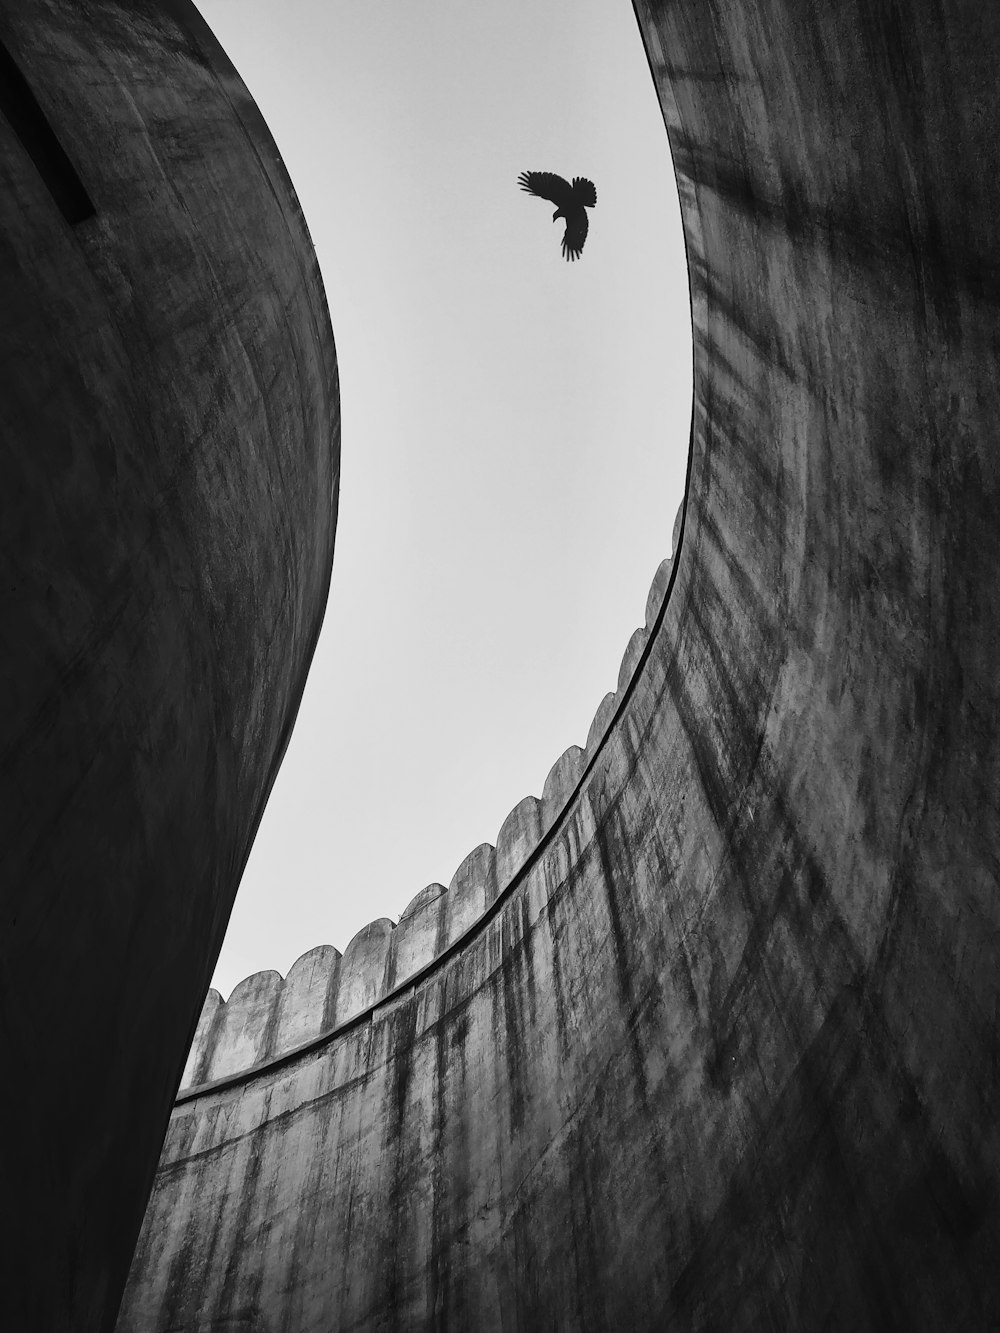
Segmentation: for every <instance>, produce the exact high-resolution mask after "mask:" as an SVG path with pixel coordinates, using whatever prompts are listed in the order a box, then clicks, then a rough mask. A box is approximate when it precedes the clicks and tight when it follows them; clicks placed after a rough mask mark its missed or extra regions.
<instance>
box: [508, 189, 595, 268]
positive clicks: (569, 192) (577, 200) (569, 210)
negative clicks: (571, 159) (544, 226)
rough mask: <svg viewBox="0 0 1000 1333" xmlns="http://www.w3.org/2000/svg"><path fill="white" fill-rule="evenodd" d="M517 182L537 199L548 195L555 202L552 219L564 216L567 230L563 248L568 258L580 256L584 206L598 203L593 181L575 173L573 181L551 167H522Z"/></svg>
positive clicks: (583, 231)
mask: <svg viewBox="0 0 1000 1333" xmlns="http://www.w3.org/2000/svg"><path fill="white" fill-rule="evenodd" d="M517 183H518V185H520V187H521V189H522V190H527V192H528V194H537V195H538V197H539V199H548V200H549V202H550V203H553V204H555V205H556V211H555V212H554V213H553V214H552V221H553V222H555V220H556V218H565V219H566V231H565V233H564V235H563V238H562V252H563V254H564V255H565V256H566V258H567V259H579V258H580V252H581V251H582V250H583V243H584V241H585V240H586V239H587V226H588V223H587V209H588V208H595V207H596V205H597V191H596V190H595V189H594V184H593V181H589V180H587V179H586V177H584V176H574V177H573V184H572V185H570V183H569V181H567V180H563V178H562V176H557V175H556V174H555V172H554V171H522V172H521V174H520V176H518V178H517Z"/></svg>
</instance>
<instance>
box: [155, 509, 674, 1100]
mask: <svg viewBox="0 0 1000 1333" xmlns="http://www.w3.org/2000/svg"><path fill="white" fill-rule="evenodd" d="M682 523H683V505H682V506H681V508H680V509H679V510H678V514H677V519H676V521H675V523H674V529H673V541H672V546H673V548H674V550H676V548H677V544H678V542H679V538H680V531H681V527H682ZM672 565H673V562H672V558H668V559H666V560H663V561H662V562H661V563H660V565H659V566H658V568H657V570H656V573H655V575H654V577H653V581H652V584H651V585H650V589H649V595H648V597H647V599H646V612H645V624H644V625H642V626H640V627H639V628H638V629H636V630H635V631H634V633H633V634H632V636H631V637H630V639H629V641H628V645H627V647H626V649H625V653H624V655H623V657H622V662H621V667H620V669H619V672H618V683H617V688H616V690H615V691H614V693H610V694H606V695H605V696H604V698H603V699H602V700H601V702H600V704H599V705H598V708H597V712H596V714H595V715H594V720H593V722H592V723H591V726H590V730H589V731H588V733H587V742H586V745H585V746H583V747H581V746H579V745H571V746H570V747H569V749H568V750H565V751H564V752H563V753H562V754H561V755H560V756H559V758H558V759H557V760H556V762H555V763H554V764H553V765H552V767H551V769H550V770H549V773H548V776H547V777H546V779H545V782H544V784H543V785H542V794H541V797H540V798H539V797H536V796H526V797H525V798H524V799H523V800H522V801H519V802H518V804H517V805H516V806H514V808H513V810H511V811H510V813H509V814H508V815H507V817H506V819H505V820H504V821H503V823H502V824H501V826H500V831H499V833H498V834H497V839H496V845H495V846H493V845H491V844H489V843H482V844H481V845H480V846H478V847H476V848H474V849H473V851H471V852H470V853H469V854H468V856H467V857H466V858H465V859H464V860H463V862H462V863H461V865H460V866H459V867H458V869H457V870H456V871H455V873H454V875H453V876H452V878H451V882H450V883H449V884H448V885H447V886H446V885H444V884H436V883H435V884H428V885H427V886H426V887H425V888H422V889H421V890H420V892H419V893H417V894H415V896H414V897H413V898H411V899H410V901H409V903H408V904H407V906H406V907H405V908H404V910H403V912H402V914H401V915H400V918H399V921H398V922H393V921H391V920H390V919H389V918H388V917H380V918H378V919H377V920H375V921H372V922H369V924H368V925H367V926H364V927H363V928H362V929H361V930H359V931H358V933H357V934H356V935H355V936H354V938H353V939H352V940H351V941H350V943H349V944H348V946H347V948H346V949H345V950H344V952H343V953H341V952H340V951H339V950H338V949H335V948H333V946H332V945H329V944H323V945H319V946H318V947H317V948H313V949H310V950H309V951H308V952H307V953H304V954H303V955H302V957H301V958H299V959H297V960H296V962H295V963H293V964H292V966H291V968H290V969H289V971H288V975H287V976H286V977H284V978H282V976H281V974H280V973H278V972H275V971H271V970H268V971H265V972H255V973H254V974H253V975H252V976H249V977H246V978H245V979H244V980H243V981H241V982H240V983H239V985H238V986H236V987H235V989H234V990H233V992H232V994H231V995H230V997H229V999H228V1001H226V1000H223V998H222V996H221V995H220V994H219V992H218V991H216V990H210V991H209V992H208V995H207V997H206V999H205V1004H204V1007H203V1009H202V1012H201V1016H200V1018H199V1020H198V1026H197V1029H196V1031H195V1035H194V1040H193V1042H192V1044H191V1049H190V1051H189V1053H188V1058H187V1061H186V1063H185V1066H184V1073H183V1076H182V1078H181V1085H180V1089H179V1092H178V1100H187V1099H188V1098H190V1097H193V1096H197V1095H198V1094H199V1093H200V1092H201V1091H203V1090H205V1091H207V1090H208V1089H209V1088H210V1087H214V1086H217V1085H219V1084H220V1083H222V1084H224V1083H225V1082H228V1081H230V1080H233V1079H238V1078H239V1077H240V1076H241V1075H245V1074H248V1073H250V1072H251V1071H254V1070H259V1069H260V1068H261V1067H262V1066H265V1065H268V1064H270V1063H272V1062H273V1061H275V1060H279V1059H282V1058H283V1057H285V1056H287V1055H289V1054H290V1053H292V1052H294V1051H296V1050H297V1049H299V1048H300V1047H304V1046H308V1045H311V1044H312V1043H314V1042H316V1041H319V1040H321V1039H322V1038H323V1037H325V1036H327V1035H333V1033H334V1032H336V1031H337V1030H338V1029H339V1028H341V1027H343V1026H344V1025H345V1024H347V1023H351V1022H353V1021H355V1020H357V1019H358V1018H359V1017H360V1016H361V1015H362V1014H364V1013H365V1012H366V1011H367V1010H370V1009H371V1008H372V1007H373V1006H375V1005H377V1004H378V1003H379V1002H380V1001H383V1000H385V999H387V998H388V997H389V996H390V995H391V994H392V993H393V992H394V991H396V990H398V989H400V988H401V987H403V986H405V985H406V984H407V983H409V982H412V981H413V980H414V979H415V978H416V977H417V976H419V975H420V974H422V973H423V972H425V971H426V970H427V969H428V968H430V967H431V966H432V965H433V964H434V962H435V961H436V960H437V959H439V958H442V957H443V956H444V955H445V954H446V953H448V952H449V951H450V950H451V949H452V948H453V947H454V946H455V945H456V944H457V943H458V942H459V941H460V940H461V939H462V938H463V937H464V936H466V935H468V934H469V933H470V932H472V931H473V930H474V929H475V928H476V926H477V925H478V924H479V923H480V922H481V921H482V920H483V918H484V917H485V916H486V915H487V913H488V912H489V909H490V908H491V907H492V906H493V905H494V903H496V902H498V901H499V900H500V899H501V898H503V897H504V896H505V894H506V893H507V892H508V890H510V889H511V888H512V887H513V885H514V884H515V883H516V882H517V880H518V879H519V877H520V875H521V874H522V872H523V871H524V870H525V868H526V866H527V865H528V864H529V862H531V861H532V860H533V859H534V858H535V855H536V854H537V852H538V851H539V849H540V847H541V845H542V844H543V842H544V841H545V840H546V838H547V835H548V834H549V833H550V831H551V830H552V829H553V828H554V827H555V825H556V824H557V823H558V822H559V820H560V819H561V817H562V815H563V812H564V811H565V810H566V809H567V807H568V806H569V805H570V804H571V802H572V801H573V799H574V797H575V795H576V793H577V791H578V790H579V788H580V785H581V783H582V781H583V778H584V776H585V774H586V772H587V770H588V768H589V766H590V764H591V763H592V762H593V760H594V758H595V756H596V755H597V753H598V752H599V751H600V749H601V747H602V745H603V743H604V740H605V737H606V736H607V734H608V732H609V730H610V728H611V725H612V723H613V722H614V719H615V717H616V716H617V714H618V711H619V707H620V705H621V704H622V703H623V701H624V698H625V696H626V695H627V694H628V693H629V691H630V690H631V686H632V682H633V679H634V678H635V677H636V675H637V674H638V673H639V672H640V671H641V668H642V665H643V663H644V661H645V656H646V654H645V649H646V646H647V644H648V642H649V640H650V637H651V635H652V634H653V633H654V631H655V629H656V628H657V626H658V624H659V621H660V619H661V617H662V614H663V611H664V608H665V605H666V599H667V594H668V592H669V589H670V585H671V574H672Z"/></svg>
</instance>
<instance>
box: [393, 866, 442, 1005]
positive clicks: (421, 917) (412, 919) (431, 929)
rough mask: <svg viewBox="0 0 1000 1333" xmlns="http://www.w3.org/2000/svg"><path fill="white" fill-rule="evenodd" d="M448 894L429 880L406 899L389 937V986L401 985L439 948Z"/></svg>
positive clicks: (430, 961)
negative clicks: (428, 882)
mask: <svg viewBox="0 0 1000 1333" xmlns="http://www.w3.org/2000/svg"><path fill="white" fill-rule="evenodd" d="M447 897H448V890H447V889H446V888H445V886H444V885H443V884H428V885H427V887H426V888H425V889H421V890H420V892H419V893H418V894H417V896H416V897H415V898H411V899H410V901H409V903H407V905H406V910H405V911H404V912H403V915H402V916H401V917H400V918H399V924H398V925H397V927H396V930H395V932H394V934H393V937H392V952H391V958H390V981H389V984H390V986H399V985H401V984H402V983H403V982H404V981H407V980H408V979H409V978H410V977H412V976H414V975H415V974H416V973H417V972H419V971H420V970H421V968H424V967H426V966H427V964H428V963H432V962H433V961H434V959H435V958H436V957H437V956H438V954H439V953H440V952H441V945H442V939H443V937H444V931H445V928H446V927H445V922H446V915H447V906H448V904H447Z"/></svg>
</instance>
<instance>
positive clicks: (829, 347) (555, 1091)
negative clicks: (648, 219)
mask: <svg viewBox="0 0 1000 1333" xmlns="http://www.w3.org/2000/svg"><path fill="white" fill-rule="evenodd" d="M638 13H639V20H640V24H641V27H642V30H643V33H644V36H645V39H646V42H647V50H648V52H649V55H650V63H651V66H652V71H653V76H654V78H655V80H656V84H657V88H658V90H659V93H660V97H661V102H662V105H663V110H664V117H665V120H666V123H667V129H668V132H669V136H670V143H671V148H672V152H673V158H674V165H675V169H676V172H677V180H678V188H679V191H680V195H681V200H682V206H683V210H684V218H685V227H686V234H687V245H688V262H689V272H690V280H691V296H692V315H693V327H694V342H695V405H694V417H693V423H692V454H691V465H690V479H689V490H688V499H687V507H686V514H685V522H684V532H683V537H682V541H681V544H680V550H679V554H678V557H677V559H676V561H675V566H674V569H673V574H672V586H671V588H670V591H669V596H668V599H667V602H666V609H665V613H664V615H663V617H662V618H661V619H660V620H659V622H658V623H657V624H656V625H655V626H654V631H653V633H652V634H651V635H650V638H649V645H648V652H647V654H646V656H645V658H644V660H643V661H642V662H641V663H640V664H639V666H638V668H637V670H636V673H635V675H634V676H633V678H632V684H631V686H630V687H629V688H628V689H626V690H625V691H624V693H623V696H622V698H621V699H620V700H619V701H618V703H617V705H616V707H615V709H614V712H613V716H611V717H608V716H605V717H604V718H603V719H602V723H601V726H602V727H604V726H605V725H606V726H607V731H606V735H605V736H604V739H603V742H602V743H599V744H598V743H596V738H595V743H594V744H593V745H591V744H590V743H588V759H587V768H586V771H585V773H584V775H583V778H582V781H581V783H580V785H579V787H578V789H576V790H575V792H574V793H573V794H572V795H571V796H570V798H569V801H568V804H567V805H566V807H565V808H564V810H563V811H562V813H561V814H560V815H559V816H558V817H557V818H556V820H555V822H554V823H553V825H552V827H551V828H550V829H549V831H548V832H547V833H545V834H544V835H543V836H542V838H541V841H540V842H539V843H538V844H537V846H536V850H535V852H534V853H533V854H532V855H531V856H530V857H529V858H528V860H527V861H526V862H525V863H524V865H523V866H522V868H521V870H520V871H518V872H517V873H515V874H514V876H513V879H512V880H510V881H509V882H508V883H507V884H506V886H505V887H504V885H503V877H502V876H501V875H500V874H499V873H498V875H497V880H498V884H499V885H500V886H501V888H502V892H500V894H499V896H498V897H497V898H496V899H495V901H494V902H493V903H492V904H491V905H490V906H489V908H488V910H487V911H486V912H485V913H484V914H483V916H482V917H481V919H480V923H479V925H478V928H476V929H474V930H473V931H472V932H471V933H470V934H469V935H468V936H467V937H465V938H464V940H463V941H462V942H461V943H460V944H458V945H457V946H456V947H454V948H452V949H451V950H446V951H444V952H441V953H440V954H439V955H438V957H437V959H436V961H435V962H433V963H432V965H431V966H430V967H429V968H428V969H427V970H426V971H425V972H423V973H420V974H417V975H416V976H414V977H413V978H412V980H411V982H410V983H409V984H407V985H404V986H402V987H401V988H399V989H397V990H396V991H394V992H389V993H387V994H385V995H384V996H383V997H382V998H381V999H380V1000H376V1002H375V1003H374V1004H373V1005H372V1006H371V1007H370V1008H369V1009H367V1010H363V1011H361V1012H359V1013H357V1014H356V1015H355V1016H354V1017H353V1018H351V1019H349V1020H348V1021H347V1022H344V1023H341V1024H340V1025H339V1026H338V1027H337V1028H336V1029H335V1030H334V1032H333V1033H332V1034H331V1035H329V1036H327V1037H325V1038H324V1037H323V1036H322V1035H320V1036H319V1037H318V1038H317V1039H316V1040H314V1041H313V1043H312V1044H311V1045H308V1046H306V1047H305V1049H302V1050H300V1051H299V1052H298V1053H297V1054H292V1055H290V1056H288V1057H286V1058H283V1059H282V1058H279V1059H277V1060H273V1061H271V1062H270V1063H265V1064H263V1065H261V1066H259V1067H258V1068H257V1069H256V1070H254V1071H252V1072H251V1073H249V1074H244V1075H243V1076H240V1075H236V1076H234V1077H233V1078H231V1079H230V1080H229V1081H227V1082H223V1083H217V1084H216V1085H215V1086H209V1087H202V1088H200V1089H198V1088H193V1089H192V1090H191V1092H190V1093H189V1094H188V1095H187V1096H186V1097H185V1098H183V1099H182V1100H181V1101H179V1103H178V1105H177V1107H176V1109H175V1111H174V1114H173V1116H172V1118H171V1122H170V1128H169V1132H168V1135H167V1140H166V1143H165V1146H164V1152H163V1156H162V1159H161V1163H160V1168H159V1171H158V1174H157V1180H156V1187H155V1190H154V1192H153V1196H152V1199H151V1201H150V1205H149V1209H148V1211H147V1215H146V1221H145V1224H144V1228H143V1233H142V1237H141V1239H140V1243H139V1246H138V1249H137V1251H136V1255H135V1259H134V1263H133V1268H132V1273H131V1276H130V1280H129V1285H128V1288H127V1292H126V1298H125V1301H124V1304H123V1308H122V1314H121V1318H120V1321H119V1329H120V1330H121V1331H122V1333H132V1331H135V1333H139V1331H140V1330H141V1331H142V1333H156V1331H157V1330H159V1331H160V1333H166V1331H167V1330H172V1331H174V1333H180V1331H181V1330H184V1331H187V1330H191V1331H192V1333H193V1330H196V1329H197V1330H203V1329H208V1328H213V1327H223V1326H225V1327H226V1328H227V1329H228V1328H244V1329H248V1330H251V1329H252V1330H258V1331H266V1333H277V1330H286V1331H287V1333H305V1331H307V1330H308V1331H312V1330H315V1331H316V1333H320V1330H323V1331H324V1333H325V1331H326V1330H330V1329H339V1330H346V1329H353V1330H376V1329H378V1330H387V1329H400V1330H404V1329H415V1328H434V1329H438V1330H453V1331H454V1330H465V1329H477V1330H498V1331H502V1333H511V1331H512V1330H526V1331H528V1330H531V1331H533V1330H536V1329H546V1330H566V1333H579V1331H580V1330H590V1329H592V1330H610V1329H615V1330H617V1329H630V1330H631V1329H636V1330H647V1329H648V1330H662V1329H664V1328H670V1329H704V1330H709V1329H713V1330H714V1329H724V1330H727V1333H728V1331H731V1330H747V1333H750V1331H751V1330H753V1331H756V1330H760V1329H764V1328H774V1329H805V1330H820V1329H824V1330H833V1329H835V1330H841V1329H843V1330H851V1331H852V1333H856V1331H858V1330H870V1331H871V1333H883V1331H884V1330H889V1329H900V1330H903V1329H905V1330H912V1329H928V1330H931V1329H955V1328H962V1329H966V1328H968V1329H977V1330H978V1329H987V1328H993V1327H995V1326H997V1324H998V1323H1000V1279H998V1276H997V1265H996V1240H997V1235H998V1225H1000V1192H998V1186H1000V1145H998V1130H997V1116H996V1107H997V1099H998V1093H1000V1086H998V1084H1000V1058H998V1057H1000V1041H998V1032H997V1012H998V998H1000V996H998V988H1000V969H998V966H997V963H998V957H997V940H998V938H1000V935H998V926H1000V921H998V917H1000V903H998V898H997V867H998V864H1000V859H998V851H1000V836H998V835H1000V828H998V818H1000V816H998V809H997V799H996V793H997V791H998V790H1000V785H998V780H1000V772H998V766H1000V742H998V735H1000V733H998V727H997V721H998V716H1000V714H998V673H997V668H996V663H997V660H998V650H1000V642H998V640H1000V617H998V611H997V605H998V598H997V593H998V582H1000V523H998V519H997V514H998V512H1000V494H998V490H1000V487H998V482H1000V450H998V448H997V442H996V431H997V425H996V423H997V422H998V421H1000V402H998V397H1000V393H998V380H997V376H996V358H997V352H998V347H1000V311H998V295H1000V281H998V279H1000V273H998V267H997V259H996V255H997V225H998V224H997V219H998V218H1000V197H998V196H1000V170H998V166H1000V163H998V148H997V144H998V130H1000V115H998V111H1000V106H998V96H997V84H996V69H997V67H998V64H1000V16H998V15H997V14H995V13H994V11H993V10H992V9H990V8H989V7H986V6H982V5H980V4H978V3H975V4H973V3H968V4H961V3H940V0H913V3H912V4H911V5H909V6H908V7H907V9H906V12H905V14H901V13H900V12H899V11H898V10H897V9H896V8H895V7H893V6H891V5H890V4H889V3H888V2H886V3H868V2H866V0H848V2H847V3H844V4H840V5H835V6H806V5H801V4H798V3H794V2H793V0H753V3H750V0H726V3H724V4H723V3H715V2H713V0H673V2H672V3H670V4H669V5H668V4H666V3H662V4H657V3H646V0H639V5H638ZM665 151H666V149H665ZM651 299H653V296H652V294H651ZM432 896H433V895H428V898H429V899H430V898H431V897H432ZM435 901H436V899H435ZM399 929H401V927H397V933H398V931H399ZM375 933H376V934H377V933H378V932H377V931H376V932H375ZM381 938H382V942H383V943H384V939H385V932H382V937H381ZM364 947H365V948H366V949H368V948H369V947H370V945H369V944H366V945H365V946H364ZM390 947H391V946H390ZM341 966H343V962H342V963H341ZM362 989H363V988H362ZM230 1003H231V1004H232V1000H231V1001H230ZM241 1058H243V1057H241Z"/></svg>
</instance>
